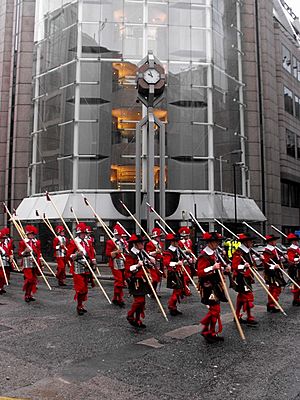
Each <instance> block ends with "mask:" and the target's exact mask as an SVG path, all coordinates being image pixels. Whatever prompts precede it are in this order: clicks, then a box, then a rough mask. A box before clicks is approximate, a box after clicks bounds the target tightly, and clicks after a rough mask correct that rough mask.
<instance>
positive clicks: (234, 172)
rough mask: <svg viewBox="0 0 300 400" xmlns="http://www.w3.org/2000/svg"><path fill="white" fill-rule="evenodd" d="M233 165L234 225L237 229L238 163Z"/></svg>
mask: <svg viewBox="0 0 300 400" xmlns="http://www.w3.org/2000/svg"><path fill="white" fill-rule="evenodd" d="M232 166H233V191H234V227H235V230H236V228H237V204H236V171H235V167H236V164H232Z"/></svg>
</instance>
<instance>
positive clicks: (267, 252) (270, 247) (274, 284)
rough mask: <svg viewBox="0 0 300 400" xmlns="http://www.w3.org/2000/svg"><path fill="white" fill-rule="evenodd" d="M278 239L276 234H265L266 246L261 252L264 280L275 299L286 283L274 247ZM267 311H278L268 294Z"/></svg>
mask: <svg viewBox="0 0 300 400" xmlns="http://www.w3.org/2000/svg"><path fill="white" fill-rule="evenodd" d="M278 239H279V237H277V236H274V235H267V236H266V242H267V246H266V247H265V249H264V252H263V265H264V270H265V281H266V284H267V285H268V286H269V292H270V293H271V295H272V296H273V297H274V299H275V300H277V301H278V300H279V296H280V293H281V288H282V287H284V286H285V285H286V282H285V280H284V277H283V274H282V272H281V271H280V269H279V267H280V262H281V256H280V255H279V254H278V252H277V249H276V242H277V240H278ZM267 311H268V312H271V313H277V312H280V310H279V309H278V308H277V307H276V305H275V303H274V301H273V300H272V298H271V297H270V296H268V303H267Z"/></svg>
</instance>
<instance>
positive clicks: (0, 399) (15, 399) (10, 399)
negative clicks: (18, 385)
mask: <svg viewBox="0 0 300 400" xmlns="http://www.w3.org/2000/svg"><path fill="white" fill-rule="evenodd" d="M0 400H30V399H28V398H26V399H25V398H20V397H0Z"/></svg>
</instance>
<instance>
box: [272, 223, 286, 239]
mask: <svg viewBox="0 0 300 400" xmlns="http://www.w3.org/2000/svg"><path fill="white" fill-rule="evenodd" d="M271 228H273V229H274V230H275V231H276V232H278V233H280V235H282V236H283V237H285V238H287V235H286V234H285V233H283V232H282V231H281V230H280V229H278V228H276V226H274V225H271Z"/></svg>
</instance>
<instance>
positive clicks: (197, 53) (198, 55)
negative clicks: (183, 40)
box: [191, 29, 206, 61]
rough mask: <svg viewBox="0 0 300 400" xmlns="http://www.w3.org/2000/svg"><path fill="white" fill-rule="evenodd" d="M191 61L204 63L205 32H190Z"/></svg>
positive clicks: (195, 30) (194, 30) (193, 30)
mask: <svg viewBox="0 0 300 400" xmlns="http://www.w3.org/2000/svg"><path fill="white" fill-rule="evenodd" d="M191 59H192V60H193V61H206V31H205V30H199V29H192V30H191Z"/></svg>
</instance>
